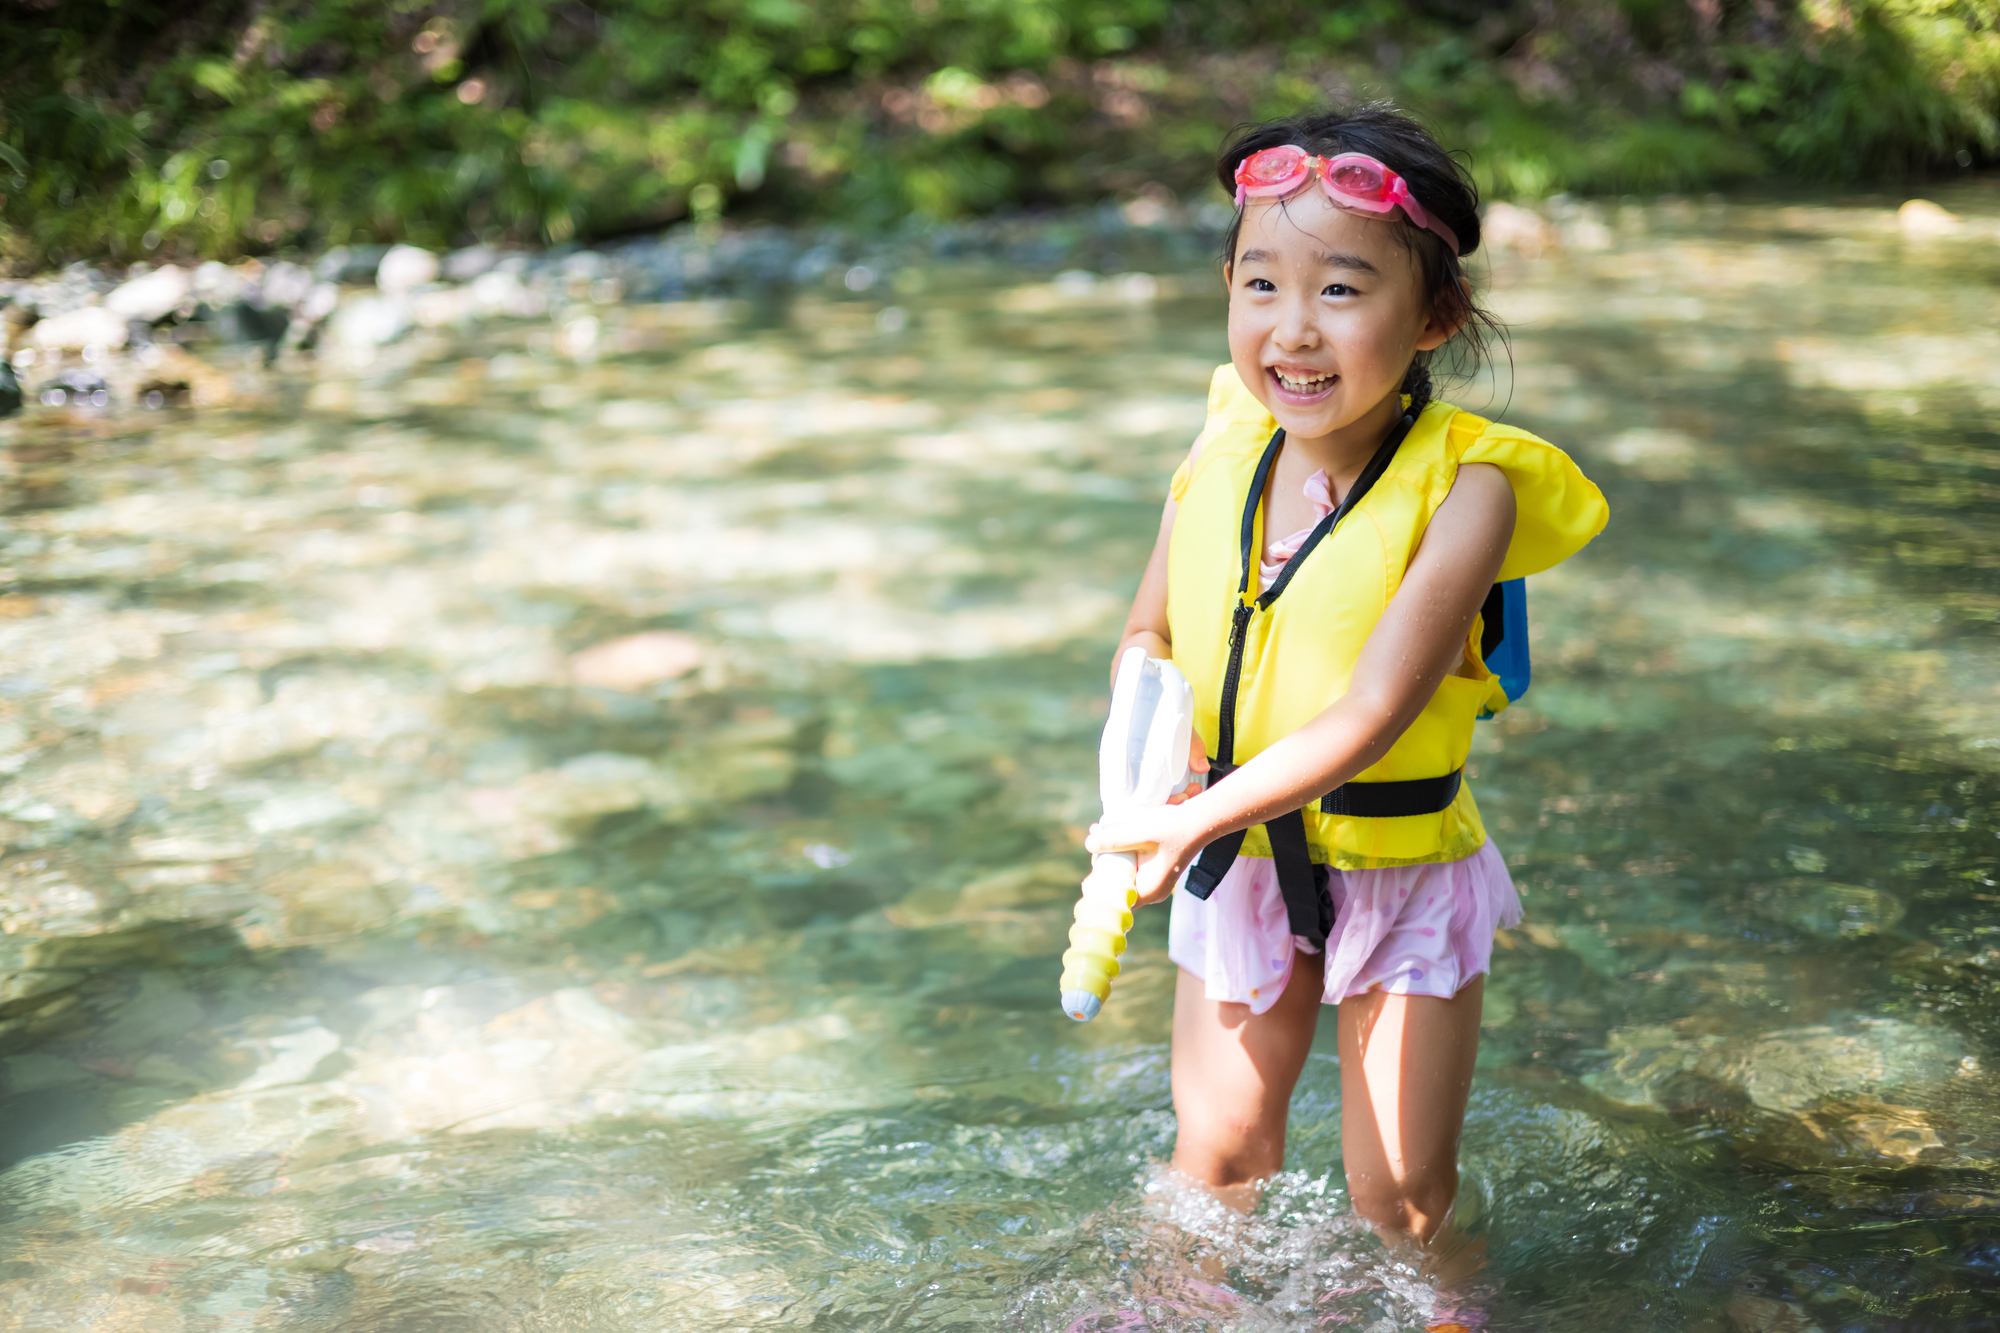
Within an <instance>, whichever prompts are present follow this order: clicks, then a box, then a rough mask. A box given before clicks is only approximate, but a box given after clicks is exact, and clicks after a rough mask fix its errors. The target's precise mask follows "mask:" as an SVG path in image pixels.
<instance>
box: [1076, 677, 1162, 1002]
mask: <svg viewBox="0 0 2000 1333" xmlns="http://www.w3.org/2000/svg"><path fill="white" fill-rule="evenodd" d="M1193 730H1194V690H1193V688H1192V687H1191V686H1189V685H1188V682H1187V677H1185V676H1183V675H1182V674H1181V673H1180V668H1178V667H1176V666H1175V665H1174V664H1173V663H1172V662H1163V661H1161V660H1160V659H1159V658H1156V657H1148V656H1147V655H1146V650H1145V649H1144V648H1140V647H1136V646H1135V647H1131V648H1127V649H1126V650H1125V655H1124V656H1123V657H1121V658H1119V659H1118V679H1117V682H1116V683H1115V684H1114V685H1113V686H1112V690H1111V716H1110V717H1108V718H1107V719H1105V723H1104V737H1103V739H1102V740H1101V741H1099V742H1098V746H1097V792H1098V796H1099V797H1100V798H1101V799H1102V800H1103V802H1104V817H1105V818H1106V819H1111V818H1114V817H1116V816H1119V815H1127V814H1132V813H1134V812H1136V811H1139V810H1145V809H1148V808H1150V807H1153V806H1159V805H1165V804H1166V803H1167V800H1168V798H1169V797H1171V796H1173V794H1174V793H1175V792H1178V791H1182V790H1184V789H1186V787H1187V785H1188V784H1189V783H1190V782H1192V781H1194V774H1193V772H1192V771H1190V769H1189V768H1188V740H1189V737H1190V735H1191V734H1192V733H1193ZM1138 876H1139V858H1138V857H1137V856H1135V855H1133V854H1132V853H1130V852H1100V853H1099V854H1097V855H1096V856H1093V857H1092V858H1091V859H1090V875H1089V877H1088V878H1087V879H1085V880H1084V881H1083V894H1082V896H1081V897H1079V898H1078V899H1077V903H1076V924H1074V925H1072V926H1071V927H1070V928H1069V943H1070V947H1069V949H1068V950H1067V951H1066V952H1065V953H1064V954H1063V957H1062V961H1063V972H1062V1007H1063V1012H1064V1013H1066V1014H1068V1015H1069V1016H1070V1017H1071V1018H1074V1019H1075V1020H1076V1021H1077V1022H1079V1023H1088V1022H1089V1021H1090V1020H1091V1019H1093V1018H1095V1017H1097V1015H1098V1014H1099V1013H1100V1012H1102V1011H1103V1009H1104V1002H1105V1000H1107V999H1108V998H1110V995H1111V979H1112V978H1113V977H1115V976H1117V975H1118V958H1119V955H1121V954H1123V953H1124V952H1125V934H1126V932H1127V931H1129V930H1131V929H1132V908H1133V905H1134V904H1136V903H1137V902H1138V901H1139V887H1138Z"/></svg>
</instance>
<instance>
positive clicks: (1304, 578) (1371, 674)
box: [1088, 106, 1607, 1241]
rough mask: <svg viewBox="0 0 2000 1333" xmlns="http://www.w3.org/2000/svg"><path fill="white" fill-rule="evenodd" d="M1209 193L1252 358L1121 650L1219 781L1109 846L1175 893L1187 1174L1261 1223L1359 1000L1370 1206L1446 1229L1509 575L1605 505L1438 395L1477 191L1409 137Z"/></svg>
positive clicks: (1403, 1228)
mask: <svg viewBox="0 0 2000 1333" xmlns="http://www.w3.org/2000/svg"><path fill="white" fill-rule="evenodd" d="M1217 176H1218V178H1219V179H1220V180H1221V182H1222V185H1223V188H1224V189H1225V190H1230V191H1232V192H1234V194H1235V197H1236V202H1237V215H1236V219H1235V222H1234V224H1233V225H1232V226H1231V228H1230V231H1229V235H1228V237H1227V239H1226V241H1225V249H1224V258H1223V269H1222V271H1223V277H1224V280H1225V281H1226V283H1227V285H1228V289H1229V356H1230V364H1228V365H1226V366H1223V367H1221V368H1219V369H1218V370H1217V371H1216V372H1215V378H1214V381H1213V383H1212V385H1211V386H1210V389H1209V399H1208V424H1207V426H1206V427H1205V428H1204V429H1203V430H1202V432H1201V435H1200V437H1199V438H1198V439H1196V441H1195V443H1194V447H1193V448H1192V449H1191V450H1190V451H1189V453H1188V457H1187V461H1186V462H1184V463H1182V464H1181V466H1180V469H1179V471H1177V472H1176V473H1175V474H1174V478H1173V483H1172V487H1171V498H1170V499H1169V500H1168V501H1167V505H1166V511H1165V513H1164V514H1163V515H1162V517H1161V520H1160V535H1159V540H1158V542H1157V544H1156V545H1155V546H1154V548H1153V555H1152V559H1151V560H1150V561H1149V562H1148V563H1147V566H1146V572H1145V576H1144V578H1143V579H1142V580H1141V582H1140V585H1139V593H1138V596H1137V598H1136V599H1135V600H1134V602H1133V605H1132V614H1131V617H1130V619H1129V621H1128V622H1127V625H1126V630H1125V635H1124V638H1123V639H1122V640H1121V641H1120V642H1119V651H1120V652H1121V653H1122V652H1123V651H1124V650H1125V648H1127V647H1128V646H1130V645H1132V644H1142V645H1144V646H1145V648H1146V651H1147V652H1149V653H1151V654H1153V655H1154V656H1156V657H1162V658H1172V659H1173V660H1174V661H1175V663H1176V664H1177V665H1178V666H1179V667H1180V669H1181V670H1182V671H1183V672H1184V673H1185V674H1186V675H1187V677H1188V679H1189V681H1190V682H1192V684H1193V685H1194V690H1195V699H1196V706H1197V722H1196V736H1195V751H1196V753H1195V755H1194V756H1193V767H1194V768H1195V770H1196V772H1198V773H1200V772H1205V773H1207V775H1208V777H1207V783H1206V789H1205V790H1203V789H1202V787H1201V785H1200V784H1197V785H1196V786H1191V787H1190V788H1189V789H1188V791H1187V792H1186V793H1183V794H1182V796H1181V797H1179V798H1177V803H1176V804H1174V805H1171V806H1168V807H1165V808H1162V809H1159V810H1156V811H1152V812H1148V813H1146V814H1144V815H1139V816H1134V817H1132V818H1129V819H1119V820H1116V821H1106V822H1105V823H1103V824H1100V825H1098V826H1096V827H1094V828H1093V829H1092V831H1091V836H1090V839H1089V843H1088V845H1089V848H1090V850H1091V851H1093V852H1102V851H1118V850H1130V851H1137V852H1139V853H1141V860H1140V865H1139V891H1140V901H1141V902H1157V901H1159V900H1160V899H1162V898H1165V897H1167V896H1168V895H1169V894H1172V895H1173V917H1172V922H1171V927H1170V937H1171V944H1170V954H1171V956H1172V958H1173V960H1174V961H1175V962H1176V963H1177V964H1179V966H1180V979H1179V983H1178V989H1177V991H1176V993H1175V997H1174V1026H1173V1093H1174V1111H1175V1113H1176V1115H1177V1116H1178V1118H1179V1125H1180V1129H1179V1138H1178V1141H1177V1143H1176V1145H1175V1148H1174V1158H1173V1161H1174V1165H1175V1167H1176V1168H1178V1169H1179V1170H1180V1171H1182V1172H1183V1173H1185V1174H1186V1175H1188V1176H1191V1177H1193V1178H1194V1179H1195V1180H1197V1181H1200V1182H1202V1183H1203V1184H1205V1185H1206V1186H1208V1187H1209V1188H1210V1189H1212V1190H1214V1191H1215V1192H1216V1193H1218V1194H1219V1195H1221V1196H1222V1197H1223V1198H1224V1199H1225V1200H1228V1201H1230V1202H1232V1203H1234V1204H1236V1205H1237V1206H1239V1207H1245V1208H1247V1207H1248V1206H1249V1205H1250V1203H1251V1202H1252V1201H1253V1200H1254V1197H1255V1191H1256V1189H1257V1187H1258V1186H1259V1184H1260V1183H1261V1182H1262V1181H1264V1180H1265V1179H1266V1178H1268V1177H1269V1176H1271V1175H1272V1174H1273V1173H1274V1172H1276V1171H1277V1170H1278V1169H1279V1168H1280V1166H1281V1165H1282V1164H1283V1161H1284V1151H1285V1117H1286V1110H1287V1106H1288V1103H1289V1102H1290V1099H1291V1094H1292V1087H1293V1084H1294V1083H1295V1082H1296V1081H1297V1080H1298V1076H1299V1072H1300V1070H1301V1069H1302V1068H1303V1066H1304V1064H1305V1058H1306V1053H1307V1050H1308V1048H1309V1047H1310V1046H1311V1043H1312V1038H1313V1029H1314V1026H1315V1024H1316V1023H1317V1022H1318V1019H1319V1007H1320V1005H1321V1004H1332V1005H1337V1006H1338V1019H1337V1021H1338V1023H1339V1049H1340V1075H1341V1146H1342V1155H1343V1157H1344V1158H1345V1161H1346V1166H1347V1181H1348V1191H1349V1196H1350V1198H1351V1199H1352V1201H1353V1204H1354V1207H1355V1209H1356V1211H1358V1212H1359V1213H1360V1214H1361V1215H1362V1216H1363V1217H1364V1218H1366V1219H1368V1220H1369V1221H1370V1222H1371V1223H1373V1224H1374V1225H1375V1226H1376V1227H1377V1228H1378V1229H1381V1230H1383V1231H1384V1232H1388V1233H1402V1234H1405V1235H1409V1236H1414V1237H1416V1238H1417V1239H1419V1240H1422V1241H1428V1240H1430V1239H1431V1238H1432V1237H1433V1236H1435V1235H1436V1233H1437V1232H1438V1230H1439V1228H1440V1227H1441V1226H1442V1225H1443V1224H1444V1223H1445V1221H1446V1219H1447V1218H1448V1216H1449V1215H1450V1212H1451V1208H1452V1204H1453V1201H1454V1199H1455V1198H1456V1196H1457V1191H1458V1165H1457V1156H1458V1139H1459V1131H1460V1128H1461V1126H1462V1124H1463V1122H1464V1119H1465V1106H1466V1097H1467V1094H1468V1092H1469V1090H1470V1087H1471V1082H1472V1065H1473V1057H1474V1055H1475V1054H1476V1052H1477V1049H1478V1045H1479V1010H1480V996H1481V988H1482V977H1483V974H1484V973H1485V971H1486V969H1487V964H1488V961H1489V958H1490V955H1491V953H1492V947H1493V933H1494V930H1495V929H1496V928H1497V927H1499V926H1503V925H1512V924H1514V923H1515V922H1517V921H1518V920H1519V919H1520V911H1521V909H1520V901H1519V899H1517V898H1516V897H1515V893H1514V886H1513V883H1512V881H1511V880H1510V879H1509V877H1508V874H1507V867H1506V863H1505V862H1504V861H1503V860H1502V859H1501V856H1500V853H1499V852H1498V851H1496V850H1495V849H1494V847H1493V845H1492V844H1491V843H1490V842H1488V841H1487V838H1486V832H1485V829H1484V828H1483V827H1482V826H1481V824H1480V820H1479V810H1478V807H1477V806H1476V805H1475V804H1474V802H1473V799H1472V789H1471V787H1470V786H1469V785H1468V784H1466V783H1465V782H1464V781H1463V780H1462V776H1461V775H1462V770H1463V766H1464V764H1465V758H1466V754H1467V751H1468V749H1469V748H1470V745H1471V740H1472V723H1473V719H1474V718H1475V717H1476V716H1479V715H1480V714H1481V713H1482V712H1491V711H1495V710H1497V709H1500V708H1503V707H1505V706H1506V703H1507V695H1506V693H1505V691H1504V690H1502V689H1501V687H1500V683H1499V681H1498V679H1497V678H1496V677H1495V676H1493V675H1492V674H1491V673H1490V672H1489V671H1488V670H1487V667H1486V664H1485V661H1484V660H1483V659H1484V658H1485V657H1486V656H1487V655H1488V654H1487V653H1486V652H1482V644H1485V645H1488V646H1490V645H1491V643H1492V642H1493V639H1494V638H1495V637H1496V636H1497V634H1498V633H1499V629H1500V626H1499V624H1498V621H1499V620H1500V615H1499V612H1500V608H1501V605H1502V600H1503V599H1502V597H1501V596H1500V595H1499V590H1498V588H1497V586H1496V585H1497V584H1498V583H1499V582H1500V581H1502V580H1511V579H1517V578H1520V577H1522V576H1524V575H1527V574H1532V573H1534V572H1536V571H1538V570H1543V569H1547V568H1549V567H1550V566H1551V565H1554V564H1556V563H1557V562H1558V561H1561V560H1563V559H1565V558H1566V557H1568V556H1570V555H1572V554H1574V553H1575V552H1576V551H1577V550H1579V549H1580V548H1581V547H1582V546H1583V545H1584V544H1585V543H1586V542H1588V541H1589V540H1590V539H1591V538H1592V537H1594V536H1596V535H1597V533H1598V532H1599V531H1600V530H1602V528H1603V527H1604V523H1605V519H1606V516H1607V515H1606V509H1605V504H1604V499H1603V496H1602V495H1600V494H1599V492H1598V490H1597V488H1596V487H1595V486H1594V485H1592V484H1591V483H1590V482H1589V481H1588V480H1587V479H1586V478H1585V477H1584V476H1583V474H1582V473H1581V472H1579V471H1578V470H1577V468H1576V466H1575V464H1573V463H1572V462H1571V461H1570V460H1569V458H1568V457H1567V456H1566V455H1564V454H1563V453H1562V452H1561V451H1560V450H1558V449H1556V448H1555V447H1554V446H1552V445H1549V444H1547V443H1545V442H1544V441H1542V440H1540V439H1537V438H1536V437H1535V436H1533V435H1530V434H1528V433H1527V432H1526V431H1522V430H1517V429H1515V428H1513V427H1511V426H1504V425H1501V424H1499V423H1497V422H1489V421H1485V420H1483V419H1481V418H1479V417H1476V416H1473V415H1472V414H1471V413H1469V412H1464V411H1461V410H1459V409H1458V408H1455V407H1453V406H1451V405H1450V404H1448V403H1443V402H1437V401H1434V400H1433V399H1432V398H1431V381H1430V376H1429V373H1428V366H1429V363H1430V361H1431V358H1432V356H1433V355H1434V354H1435V353H1436V352H1437V351H1438V350H1439V349H1440V348H1444V347H1446V346H1447V345H1448V344H1450V343H1452V342H1453V340H1454V339H1460V340H1467V341H1468V342H1469V344H1470V348H1469V350H1470V351H1472V352H1473V354H1474V355H1475V356H1476V354H1477V352H1478V351H1479V343H1480V339H1479V331H1480V330H1481V329H1482V328H1491V327H1492V326H1493V324H1492V320H1491V319H1490V317H1488V316H1487V315H1486V314H1485V313H1484V312H1483V311H1482V310H1481V309H1480V308H1479V306H1478V305H1477V304H1476V302H1475V299H1474V296H1473V292H1472V287H1471V284H1470V283H1469V281H1468V280H1467V278H1466V276H1465V274H1464V272H1463V270H1462V268H1461V264H1462V261H1463V260H1464V258H1465V257H1466V256H1468V255H1470V254H1471V253H1472V252H1473V250H1474V249H1476V248H1477V247H1478V244H1479V214H1478V204H1479V200H1478V193H1477V190H1476V189H1475V187H1474V186H1473V184H1472V182H1471V180H1470V179H1469V178H1468V177H1467V175H1466V173H1465V171H1464V170H1463V169H1462V168H1461V167H1460V166H1459V165H1458V163H1457V162H1455V161H1454V160H1453V159H1452V158H1451V157H1449V156H1448V155H1447V154H1446V153H1445V151H1444V150H1443V149H1442V148H1441V147H1439V146H1438V144H1437V142H1436V141H1435V140H1433V139H1432V138H1431V136H1430V135H1429V134H1428V133H1426V132H1425V131H1424V130H1423V129H1422V128H1421V127H1420V126H1419V125H1417V124H1416V123H1415V122H1414V121H1412V120H1410V119H1408V118H1407V117H1404V116H1402V115H1399V114H1397V113H1396V112H1394V111H1393V110H1390V109H1388V108H1387V107H1384V106H1368V107H1363V108H1361V109H1359V110H1357V111H1353V112H1351V113H1347V114H1328V115H1318V116H1302V117H1298V118H1295V119H1291V120H1284V121H1278V122H1273V123H1271V124H1267V125H1261V126H1257V127H1255V128H1252V129H1250V130H1248V131H1247V132H1244V133H1242V134H1240V135H1239V136H1238V137H1237V138H1236V139H1235V140H1234V142H1232V143H1231V144H1230V145H1229V147H1228V148H1226V149H1225V150H1224V152H1223V154H1222V157H1221V160H1220V161H1219V162H1218V164H1217ZM1489 621H1491V622H1495V623H1493V624H1492V625H1491V626H1490V627H1489V625H1488V624H1487V622H1489ZM1515 632H1516V633H1520V632H1523V631H1522V630H1521V629H1519V628H1518V627H1517V629H1516V631H1515ZM1113 660H1114V662H1115V660H1116V659H1115V658H1114V659H1113ZM1208 756H1213V762H1212V763H1211V762H1210V761H1209V758H1208ZM1177 886H1178V887H1179V888H1180V890H1181V891H1180V892H1178V893H1176V892H1174V890H1175V889H1176V887H1177Z"/></svg>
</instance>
